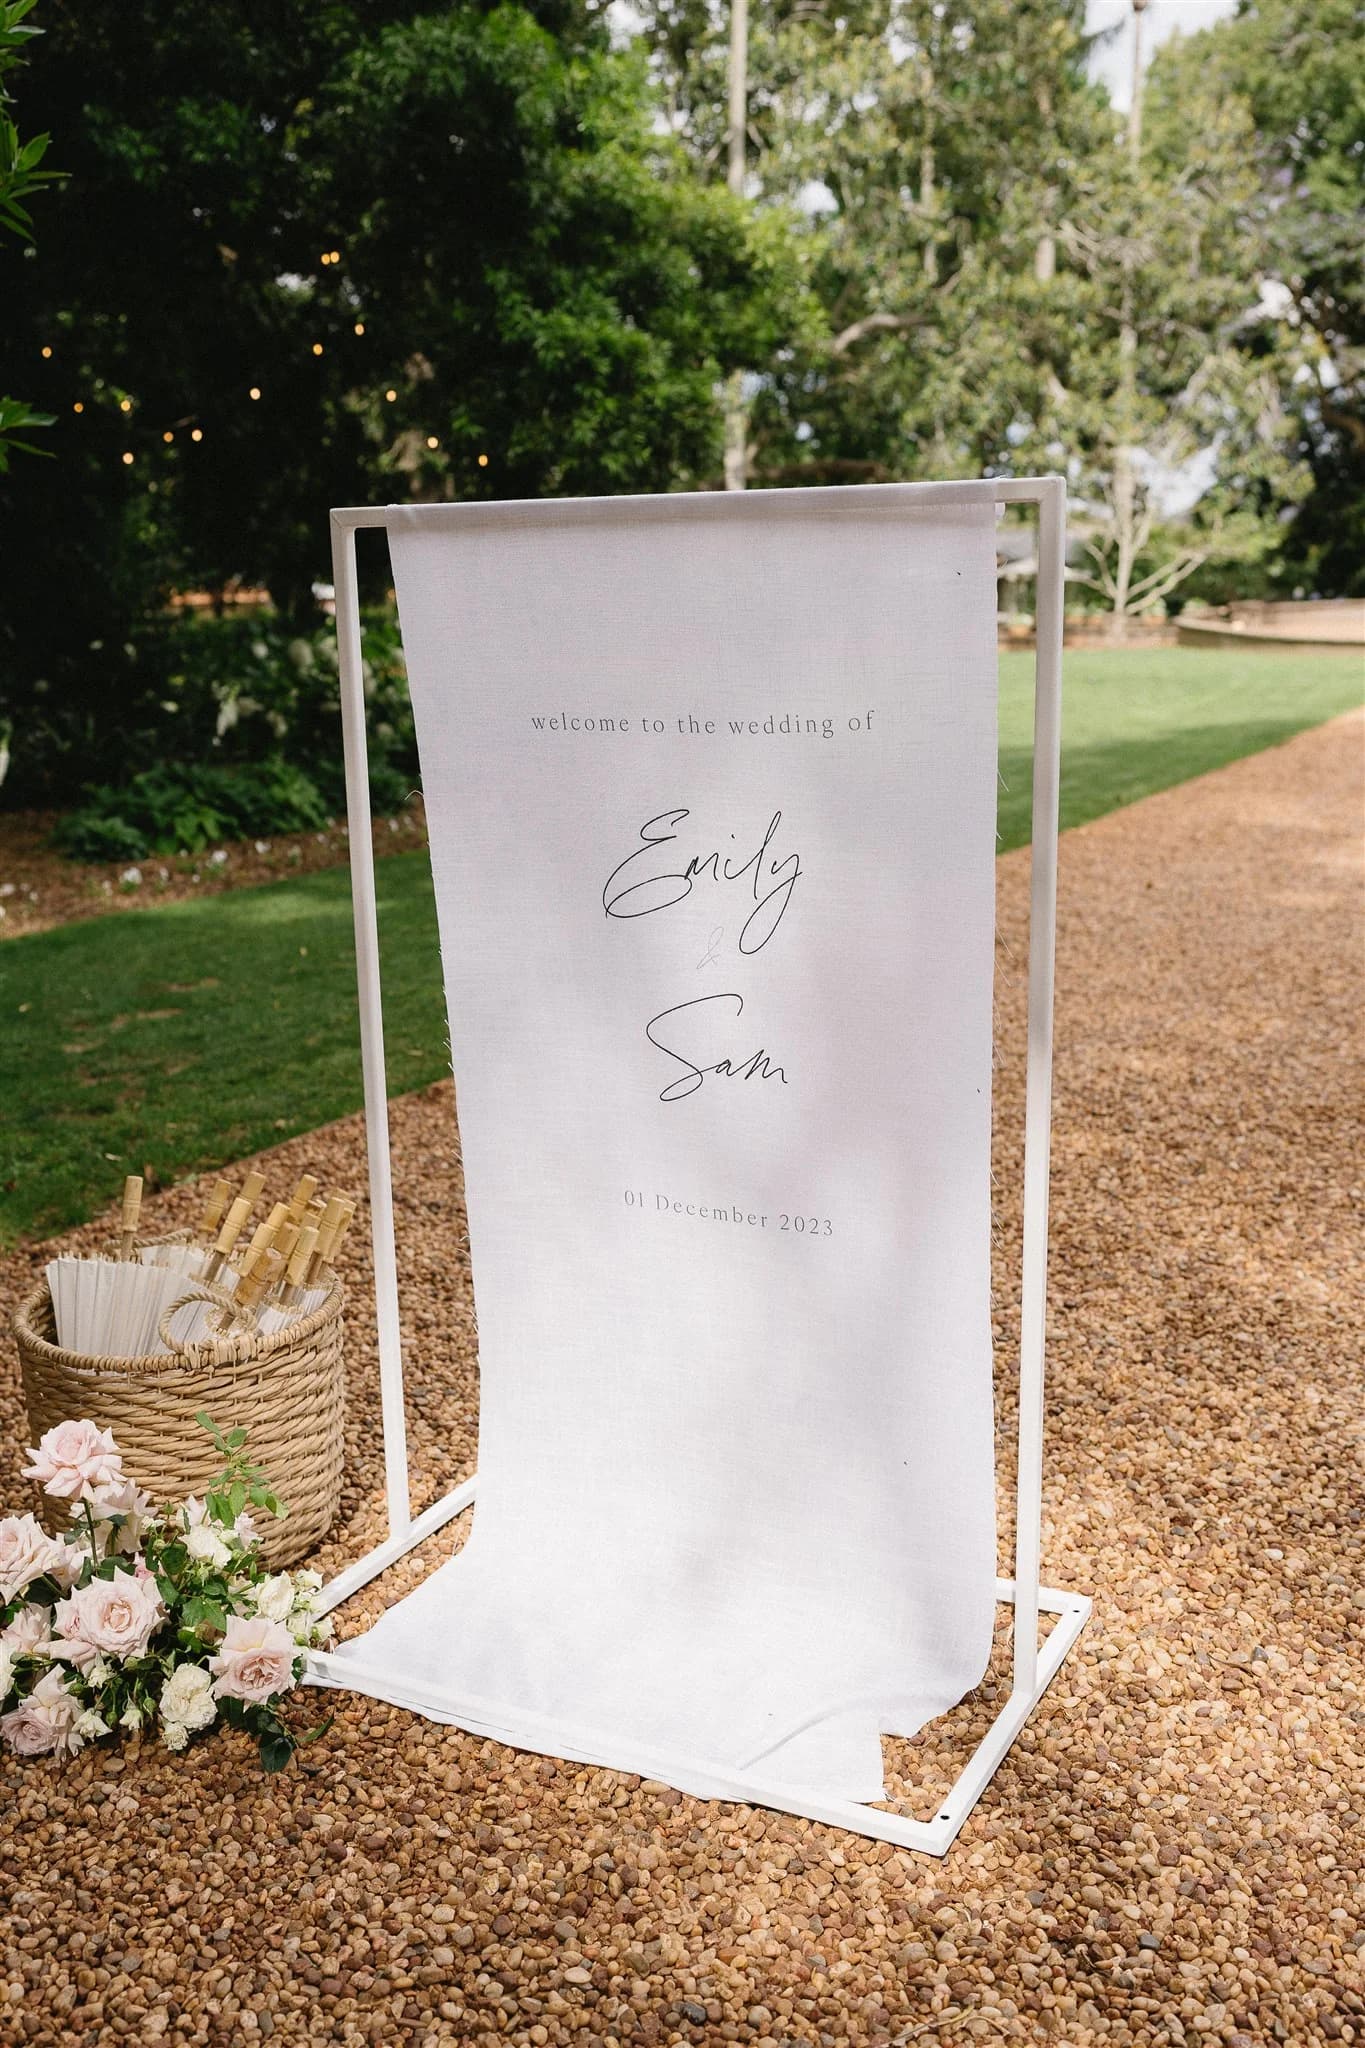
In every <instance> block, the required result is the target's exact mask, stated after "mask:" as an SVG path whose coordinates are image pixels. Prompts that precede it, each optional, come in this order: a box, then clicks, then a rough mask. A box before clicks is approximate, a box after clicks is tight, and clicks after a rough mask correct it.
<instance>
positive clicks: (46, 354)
mask: <svg viewBox="0 0 1365 2048" xmlns="http://www.w3.org/2000/svg"><path fill="white" fill-rule="evenodd" d="M51 354H52V350H51V349H50V348H45V349H44V350H43V360H44V362H46V361H48V359H49V358H50V357H51Z"/></svg>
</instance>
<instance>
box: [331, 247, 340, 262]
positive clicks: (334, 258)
mask: <svg viewBox="0 0 1365 2048" xmlns="http://www.w3.org/2000/svg"><path fill="white" fill-rule="evenodd" d="M332 261H333V263H340V261H341V251H340V249H333V251H332Z"/></svg>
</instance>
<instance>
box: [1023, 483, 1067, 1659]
mask: <svg viewBox="0 0 1365 2048" xmlns="http://www.w3.org/2000/svg"><path fill="white" fill-rule="evenodd" d="M1065 527H1066V485H1065V484H1064V483H1063V482H1062V481H1061V479H1060V478H1046V479H1044V480H1041V481H1040V483H1039V485H1038V606H1037V631H1036V639H1037V652H1036V663H1035V681H1034V698H1033V846H1032V852H1031V854H1030V871H1029V872H1030V895H1029V943H1028V1084H1027V1092H1026V1098H1025V1112H1024V1253H1023V1258H1024V1264H1023V1299H1022V1305H1021V1311H1020V1319H1019V1475H1018V1488H1017V1493H1016V1509H1015V1514H1016V1520H1015V1533H1014V1691H1015V1693H1016V1694H1017V1693H1030V1694H1031V1693H1032V1692H1033V1691H1034V1689H1035V1687H1036V1685H1037V1678H1038V1583H1039V1576H1040V1570H1041V1551H1042V1519H1043V1356H1044V1346H1045V1341H1046V1324H1047V1197H1048V1167H1049V1160H1050V1153H1051V1136H1052V1131H1051V1120H1052V1009H1053V966H1054V958H1055V952H1056V933H1057V801H1058V788H1059V784H1060V780H1061V743H1062V603H1063V589H1064V584H1063V576H1064V569H1065V563H1064V533H1065Z"/></svg>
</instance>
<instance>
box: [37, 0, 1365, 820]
mask: <svg viewBox="0 0 1365 2048" xmlns="http://www.w3.org/2000/svg"><path fill="white" fill-rule="evenodd" d="M31 6H32V0H0V95H3V94H6V93H8V94H9V95H10V98H9V99H8V100H5V99H0V306H2V307H3V317H2V318H0V472H3V473H0V721H3V720H8V722H9V724H10V725H11V726H12V728H13V736H12V741H11V745H12V749H13V767H12V771H11V776H10V781H9V784H8V785H7V788H6V792H5V794H6V796H7V797H8V798H9V799H10V800H13V801H34V800H38V799H39V798H42V797H45V796H55V795H61V794H63V793H64V792H66V791H67V790H69V788H70V787H71V786H72V785H73V784H75V783H77V782H79V781H80V780H81V779H82V778H87V779H88V778H89V776H90V774H91V772H92V770H91V762H92V760H93V759H95V758H96V757H99V765H100V770H101V772H102V773H103V774H106V775H107V774H108V773H109V772H110V764H111V760H112V759H114V758H116V757H117V755H118V752H119V750H120V748H131V749H133V751H136V750H137V748H138V747H141V749H142V752H143V754H144V755H145V754H146V753H147V750H148V745H149V740H148V735H149V734H154V732H155V730H156V726H157V722H158V720H163V721H164V720H169V719H172V718H173V715H174V714H173V710H172V709H170V708H167V707H173V706H174V703H175V688H176V674H177V664H178V656H177V654H176V651H175V648H174V645H173V643H172V642H171V641H168V639H167V628H166V624H165V606H166V604H167V601H168V599H169V598H170V596H171V594H172V593H173V592H176V591H184V590H186V589H202V590H207V591H209V592H211V593H217V592H221V591H224V590H226V589H228V588H229V587H231V586H232V585H234V584H241V585H246V586H251V587H260V588H264V589H266V590H268V591H269V593H270V595H271V598H272V600H273V603H274V606H275V609H276V613H277V615H278V618H279V620H280V622H281V624H282V626H283V628H284V629H285V630H297V631H299V632H301V633H305V634H306V633H307V632H308V631H309V629H310V628H311V627H312V626H313V625H315V624H316V608H315V601H314V597H313V585H314V583H315V582H316V581H317V580H318V579H319V578H320V577H324V576H325V575H326V573H327V562H328V558H327V531H326V517H325V514H326V509H327V507H328V506H329V505H333V504H339V503H348V502H357V501H360V502H363V501H366V500H374V499H394V498H399V499H406V498H437V497H450V496H454V497H508V496H534V495H539V494H546V493H552V494H564V493H597V492H614V491H623V490H660V489H669V488H677V487H690V488H714V487H719V486H720V484H721V481H722V476H723V411H724V406H723V394H724V392H725V389H726V387H727V380H728V382H729V388H730V390H731V392H732V394H734V393H735V392H736V391H742V393H743V400H744V405H743V416H742V430H743V432H742V449H741V451H740V452H741V458H742V462H743V466H744V469H745V472H746V477H747V482H748V483H749V485H750V486H751V487H766V486H772V485H778V484H791V483H802V482H825V483H830V482H833V483H837V482H843V481H863V480H875V479H884V478H898V477H916V476H928V475H964V474H982V473H1008V472H1010V471H1014V472H1015V473H1019V472H1022V471H1026V470H1037V469H1063V470H1065V471H1066V472H1067V474H1068V476H1069V477H1070V479H1071V482H1072V486H1073V491H1074V494H1075V501H1076V506H1077V526H1078V531H1079V532H1080V533H1081V535H1082V537H1083V539H1084V542H1085V547H1086V550H1087V553H1086V567H1085V573H1086V575H1087V577H1088V579H1089V596H1090V601H1092V602H1093V603H1095V604H1096V605H1097V606H1101V607H1103V608H1105V609H1107V610H1109V611H1110V612H1111V614H1112V615H1113V616H1114V617H1115V618H1116V619H1117V620H1118V621H1119V622H1120V624H1121V623H1122V622H1123V621H1124V620H1125V619H1126V618H1128V617H1130V616H1132V615H1133V614H1134V613H1136V612H1140V611H1143V610H1151V609H1153V608H1155V607H1158V606H1159V605H1161V604H1163V603H1166V602H1178V601H1181V600H1182V599H1183V598H1186V597H1188V596H1190V595H1192V594H1199V595H1204V596H1222V595H1226V594H1229V593H1232V592H1236V591H1280V592H1287V591H1290V590H1292V589H1295V588H1304V589H1310V590H1320V591H1323V592H1328V593H1334V592H1345V591H1351V590H1358V589H1361V588H1365V569H1363V568H1362V562H1365V545H1362V544H1363V543H1365V388H1363V386H1362V375H1363V372H1362V364H1363V363H1365V332H1363V329H1365V289H1363V288H1362V283H1361V266H1360V260H1359V240H1358V227H1359V216H1360V202H1361V189H1362V181H1363V179H1365V38H1362V36H1361V34H1360V29H1361V26H1362V19H1361V16H1362V10H1361V7H1360V5H1359V0H1245V4H1244V5H1243V6H1242V8H1241V10H1240V12H1239V13H1238V15H1237V16H1236V17H1235V18H1234V19H1232V20H1230V21H1227V22H1225V23H1222V24H1220V25H1219V26H1218V27H1217V28H1215V29H1213V30H1211V31H1208V32H1207V33H1205V34H1203V35H1201V36H1197V37H1194V38H1191V39H1189V40H1187V41H1183V42H1176V43H1173V44H1171V45H1168V46H1167V47H1166V48H1165V49H1163V50H1162V51H1161V52H1160V54H1159V55H1158V57H1157V60H1156V62H1155V64H1154V65H1153V67H1152V71H1151V74H1150V76H1149V80H1148V84H1147V89H1146V93H1145V98H1144V102H1143V105H1142V109H1141V116H1140V118H1139V119H1138V120H1136V122H1134V121H1132V120H1124V119H1123V118H1122V117H1119V116H1116V115H1115V113H1114V111H1113V109H1112V108H1111V107H1110V105H1109V104H1108V101H1107V99H1106V97H1105V96H1104V94H1103V93H1102V92H1101V91H1100V90H1099V88H1097V87H1096V86H1095V85H1094V84H1093V83H1092V82H1091V81H1090V79H1089V78H1088V76H1087V71H1086V39H1085V29H1084V12H1085V9H1084V0H838V4H837V5H836V4H834V0H753V7H752V19H751V26H750V38H749V68H748V84H749V93H748V128H747V131H746V134H745V138H744V140H745V152H746V166H747V190H746V192H745V194H744V195H736V194H734V193H732V192H730V191H727V189H726V179H725V169H726V155H727V147H726V146H727V140H728V137H727V111H726V109H727V91H726V85H727V80H726V64H727V29H728V11H727V9H726V7H725V6H724V5H723V4H721V0H716V4H712V0H639V4H638V6H637V8H636V12H635V18H636V22H637V30H636V32H635V33H634V35H633V36H632V38H631V39H630V41H629V42H628V44H626V45H625V46H624V47H620V46H618V45H617V43H616V42H614V41H613V37H612V34H611V32H610V29H609V26H608V23H607V20H606V17H605V15H604V12H603V10H602V9H601V7H600V6H598V5H595V4H590V0H524V4H513V0H500V4H489V0H452V4H447V5H435V4H428V5H426V6H422V5H420V4H414V0H365V4H360V0H327V4H326V5H319V4H318V0H269V4H266V0H181V4H178V5H176V6H174V7H170V8H168V7H166V6H165V5H164V4H160V0H126V4H125V5H123V6H121V7H117V8H111V7H109V6H108V5H107V4H103V0H39V5H38V7H37V9H36V10H35V11H34V13H33V14H32V16H31V18H30V8H31ZM35 28H41V29H42V31H43V33H42V34H41V35H37V36H35V35H33V34H32V31H33V30H34V29H35ZM20 59H22V60H23V61H22V64H20V63H19V60H20ZM48 135H51V137H52V138H53V140H52V142H51V144H50V145H49V144H47V143H46V141H45V138H46V137H47V136H48ZM23 136H27V137H29V138H30V140H29V141H28V142H25V141H23V140H22V139H21V137H23ZM25 152H28V153H27V154H25ZM52 166H57V167H58V168H59V169H60V172H61V173H62V174H63V175H62V176H61V177H60V179H58V180H55V181H53V180H52V175H51V173H52ZM7 180H8V185H7V183H6V181H7ZM44 183H46V184H47V186H48V189H46V190H42V191H41V192H39V191H38V187H39V185H41V184H44ZM30 198H31V199H33V202H34V204H33V207H32V208H31V209H30V208H29V207H28V205H27V203H26V202H27V200H28V199H30ZM30 211H32V215H33V217H32V219H30ZM6 231H7V232H6ZM737 376H738V377H739V379H740V382H739V383H738V384H737V383H736V382H735V379H736V377H737ZM10 392H14V393H17V394H21V396H19V397H15V398H9V397H7V396H5V394H8V393H10ZM6 408H9V410H8V411H7V410H6ZM15 440H21V441H23V442H24V443H25V444H27V449H26V450H16V451H14V452H12V453H11V454H10V456H9V460H8V465H7V466H6V449H7V446H8V445H9V443H11V442H13V441H15ZM35 447H40V448H41V450H42V451H43V454H42V457H41V458H40V457H39V456H37V455H34V454H33V453H31V452H27V450H31V449H33V448H35ZM382 571H383V565H382V563H380V562H379V561H378V559H377V557H376V559H375V561H374V563H373V564H372V567H371V573H372V575H374V576H376V577H382ZM0 738H3V732H0Z"/></svg>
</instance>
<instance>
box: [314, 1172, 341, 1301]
mask: <svg viewBox="0 0 1365 2048" xmlns="http://www.w3.org/2000/svg"><path fill="white" fill-rule="evenodd" d="M345 1214H346V1202H345V1198H344V1197H343V1196H341V1195H333V1196H332V1198H331V1200H330V1201H329V1202H328V1204H327V1207H326V1208H325V1209H324V1210H323V1212H322V1220H321V1222H320V1223H319V1224H318V1235H317V1244H316V1246H315V1247H314V1251H313V1258H312V1263H311V1268H310V1271H309V1274H308V1284H309V1286H310V1287H311V1286H313V1285H314V1284H315V1283H316V1281H317V1278H318V1275H319V1274H320V1273H321V1271H322V1269H323V1267H324V1266H325V1265H327V1264H328V1262H329V1260H330V1259H331V1256H332V1246H333V1244H334V1243H335V1241H336V1237H337V1233H338V1231H339V1230H340V1229H341V1220H342V1218H343V1216H344V1215H345Z"/></svg>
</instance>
